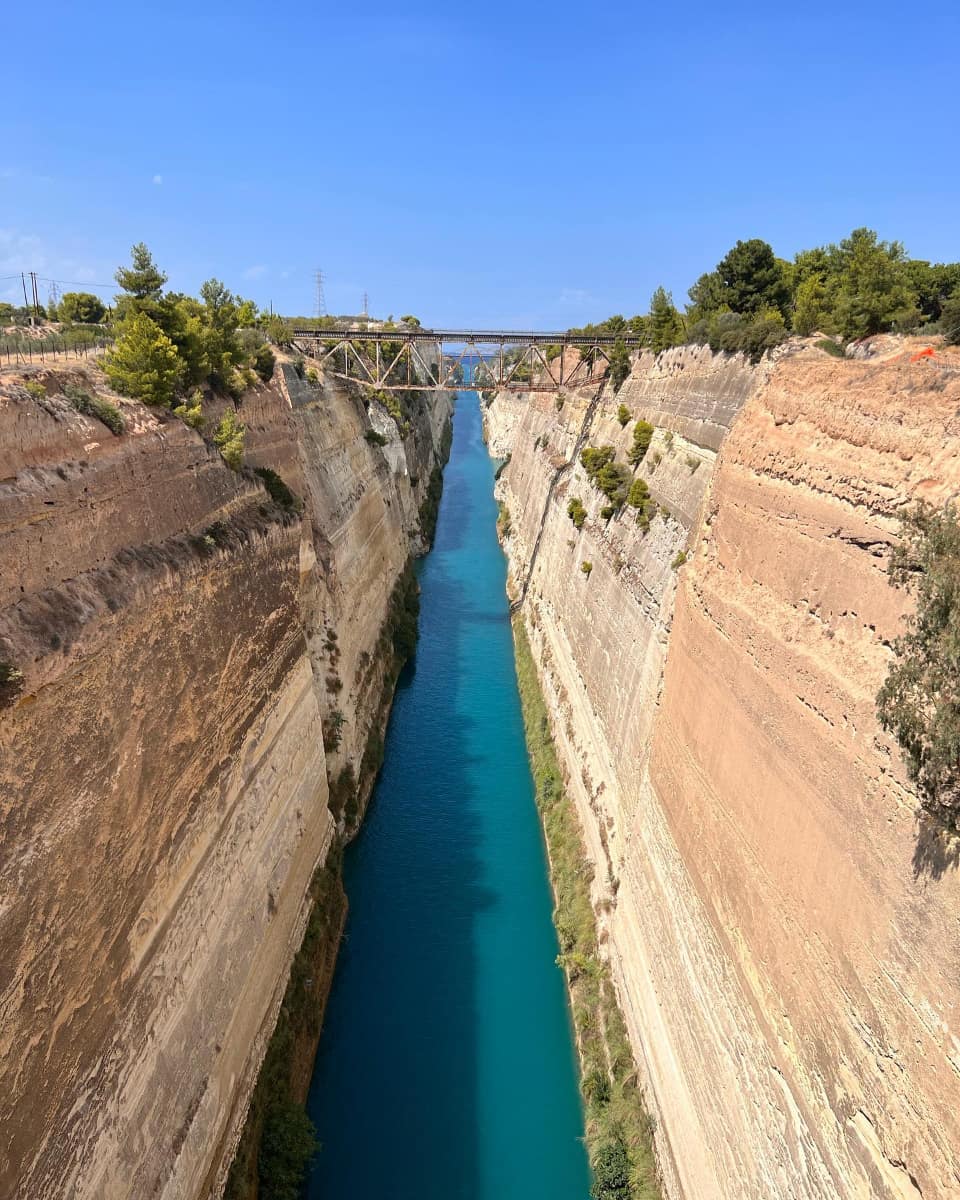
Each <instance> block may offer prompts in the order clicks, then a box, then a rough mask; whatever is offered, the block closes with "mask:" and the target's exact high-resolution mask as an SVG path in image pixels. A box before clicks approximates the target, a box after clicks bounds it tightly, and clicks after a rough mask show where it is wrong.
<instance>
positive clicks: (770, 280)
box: [717, 238, 790, 315]
mask: <svg viewBox="0 0 960 1200" xmlns="http://www.w3.org/2000/svg"><path fill="white" fill-rule="evenodd" d="M717 275H719V277H720V282H721V284H722V290H721V296H722V299H723V301H724V303H725V304H726V305H727V306H728V307H729V309H730V311H731V312H735V313H743V314H745V315H746V314H749V313H756V312H760V310H761V309H764V308H776V309H779V310H780V312H782V313H786V311H787V304H788V301H789V298H790V293H789V289H788V288H787V281H786V277H785V274H784V269H783V266H782V265H781V264H780V262H779V261H778V260H777V257H776V255H775V254H774V253H773V249H772V247H771V246H770V245H769V244H768V243H767V242H764V241H762V240H761V239H760V238H751V239H750V241H748V242H737V244H736V245H735V246H734V247H733V249H732V250H730V251H729V252H728V253H727V254H726V255H725V257H724V258H722V259H721V260H720V262H719V263H718V264H717Z"/></svg>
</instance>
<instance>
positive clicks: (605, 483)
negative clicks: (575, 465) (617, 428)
mask: <svg viewBox="0 0 960 1200" xmlns="http://www.w3.org/2000/svg"><path fill="white" fill-rule="evenodd" d="M616 453H617V452H616V450H615V449H614V447H613V446H585V447H584V448H583V449H582V450H581V451H580V463H581V465H582V467H583V469H584V470H585V471H586V473H587V478H588V479H589V480H590V482H591V483H592V484H593V486H594V487H595V488H596V489H597V490H598V491H600V492H603V494H604V495H605V496H606V497H607V499H608V500H609V501H610V503H611V504H612V505H613V507H614V508H619V507H620V505H621V504H622V503H623V502H624V500H625V499H626V496H627V480H628V473H627V471H626V469H625V468H624V467H622V466H620V465H619V464H618V463H617V462H616V461H615V459H616Z"/></svg>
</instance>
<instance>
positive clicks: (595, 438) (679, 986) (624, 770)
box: [487, 345, 960, 1200]
mask: <svg viewBox="0 0 960 1200" xmlns="http://www.w3.org/2000/svg"><path fill="white" fill-rule="evenodd" d="M958 366H960V364H958ZM591 401H592V403H591ZM621 401H622V402H623V403H625V404H626V406H627V408H628V409H630V410H631V415H632V418H633V419H636V418H637V417H644V418H645V419H647V420H649V421H651V422H652V423H653V424H654V425H656V426H657V433H656V435H655V437H654V440H653V443H652V445H651V448H650V450H649V452H648V454H647V458H646V460H645V462H644V464H643V465H642V466H641V468H640V469H639V474H640V475H642V476H643V477H644V478H645V479H647V481H648V483H649V485H650V489H651V493H652V495H653V496H654V498H655V499H657V500H658V501H659V502H660V503H661V504H665V505H666V508H667V510H668V512H669V513H670V516H669V518H668V519H667V520H666V521H664V520H663V518H662V516H661V517H657V518H656V519H655V520H654V522H653V524H652V526H651V529H650V532H649V533H648V534H646V536H643V535H642V533H641V531H640V530H639V529H638V527H637V525H636V524H635V521H634V514H633V513H632V510H630V509H629V508H626V509H624V510H623V511H622V512H621V513H620V514H619V515H617V516H616V517H614V518H613V519H612V520H610V521H604V520H602V519H601V517H600V515H599V510H600V507H601V505H602V503H603V502H604V499H603V497H601V496H599V495H598V493H596V492H595V491H594V489H593V488H592V486H591V485H590V483H589V482H588V480H587V479H586V477H585V475H584V473H583V471H582V468H580V467H579V466H578V465H575V466H567V465H566V464H567V463H568V462H569V460H570V459H571V458H572V457H574V452H575V451H577V450H579V448H581V447H582V446H583V445H585V444H590V445H601V444H604V443H609V444H613V445H615V446H616V447H617V448H618V458H619V459H620V461H623V460H624V459H625V457H626V450H627V448H628V446H629V443H630V440H631V439H630V432H631V427H632V423H631V424H628V426H627V427H626V429H624V430H623V431H621V429H620V427H619V424H618V423H617V422H616V421H615V420H614V415H615V412H616V409H617V406H618V404H619V403H620V402H621ZM958 401H960V373H954V372H950V371H941V370H938V369H937V368H935V367H931V366H930V365H929V364H923V363H919V364H910V363H909V362H908V361H907V360H906V358H904V357H900V358H897V359H894V360H891V361H885V362H871V361H837V360H833V359H830V358H828V357H827V356H825V355H823V354H822V353H821V352H820V351H818V350H816V349H815V348H813V347H812V346H809V345H807V346H801V345H796V346H790V347H789V348H788V349H787V351H786V352H785V353H783V352H781V355H780V357H779V358H778V360H777V361H776V362H775V363H773V364H771V363H769V362H766V363H764V364H763V365H761V366H760V367H756V368H752V367H750V366H749V365H747V364H745V363H744V362H743V361H742V360H739V359H728V358H724V357H713V356H712V355H710V354H709V352H707V351H704V350H692V349H684V350H677V351H670V352H668V353H666V354H665V355H662V356H661V357H660V358H659V359H658V360H657V361H656V362H651V360H650V359H649V358H645V359H643V360H641V362H640V363H639V364H638V365H637V366H636V367H635V370H634V373H633V375H632V376H631V378H630V379H629V380H628V381H627V383H626V384H625V385H624V387H623V389H622V390H621V392H620V394H619V395H618V396H617V397H616V398H615V399H614V398H613V397H610V396H603V395H601V397H600V399H599V400H597V399H596V396H595V395H594V396H593V397H591V396H590V395H588V394H586V393H584V394H583V395H578V396H568V397H567V398H566V399H565V400H564V402H563V405H562V407H560V408H559V411H558V407H557V403H558V402H555V401H554V399H553V398H552V397H545V398H543V397H533V396H531V397H530V398H529V399H524V400H518V399H517V398H515V397H506V396H498V397H497V398H496V400H495V401H494V402H493V404H492V406H491V408H490V410H489V413H488V420H487V423H488V429H489V432H490V435H491V443H492V446H493V448H494V452H495V453H496V454H498V455H504V454H506V453H508V452H509V453H511V455H512V457H511V461H510V464H509V466H508V468H507V469H506V471H505V473H504V475H503V476H502V478H501V482H500V485H499V489H500V494H501V499H502V501H503V502H504V503H505V504H506V506H507V507H508V509H509V510H510V514H511V527H512V530H513V532H512V533H511V534H510V536H509V538H508V539H507V549H508V552H509V555H510V559H511V567H512V579H511V588H512V590H513V592H514V594H515V595H516V596H518V597H519V596H525V600H524V614H525V618H526V622H527V626H528V629H529V631H530V634H531V642H532V644H533V646H534V648H535V653H536V655H537V657H538V659H539V665H540V671H541V677H542V682H543V684H544V690H545V693H546V695H547V696H548V699H549V702H550V704H551V707H552V715H553V721H554V731H555V734H556V737H557V741H558V744H559V747H560V749H561V751H562V754H563V756H564V759H565V763H566V767H567V770H568V776H569V778H568V783H569V787H570V790H571V792H572V794H573V795H574V796H575V797H576V800H577V802H578V805H579V810H580V814H581V818H582V820H583V823H584V827H585V831H586V834H587V841H588V845H589V847H590V852H591V856H592V857H593V859H594V862H595V864H596V868H597V869H596V872H595V891H596V895H597V900H598V908H599V909H600V910H601V912H602V913H603V916H602V918H601V919H602V922H603V925H604V928H605V931H606V937H607V941H606V945H607V947H608V950H609V954H610V959H611V962H612V965H613V968H614V972H615V976H616V979H617V982H618V990H619V993H620V999H621V1003H622V1005H623V1008H624V1011H625V1013H626V1016H627V1020H628V1024H629V1027H630V1031H631V1036H632V1039H633V1043H634V1047H635V1050H636V1053H637V1057H638V1062H639V1064H640V1067H641V1074H642V1076H643V1078H644V1083H645V1088H646V1092H647V1096H648V1101H649V1104H650V1107H651V1109H652V1111H653V1113H654V1116H655V1117H656V1120H657V1132H656V1140H657V1147H658V1151H659V1157H660V1162H661V1167H662V1172H663V1177H664V1183H665V1188H666V1191H667V1193H668V1194H669V1195H671V1196H672V1197H681V1196H684V1197H687V1198H688V1200H710V1198H715V1197H716V1198H720V1197H722V1198H724V1200H727V1198H731V1200H732V1198H734V1197H737V1198H740V1197H750V1198H751V1200H761V1198H763V1200H771V1198H781V1197H782V1198H783V1200H787V1198H790V1200H794V1198H800V1197H810V1198H813V1197H816V1198H818V1200H828V1198H831V1200H832V1198H834V1197H844V1198H846V1197H851V1198H852V1197H857V1198H860V1197H883V1198H884V1200H919V1198H920V1197H921V1196H922V1197H924V1198H925V1200H929V1198H930V1197H937V1198H941V1197H956V1196H958V1195H960V976H958V972H957V964H958V962H960V921H958V913H960V877H958V873H957V859H956V855H955V854H954V855H951V849H950V847H949V845H945V844H943V843H941V842H937V841H936V840H935V839H934V840H931V838H930V837H929V836H928V835H926V834H924V833H923V832H922V831H920V832H919V833H918V827H917V822H916V819H915V815H914V814H915V807H916V801H915V797H914V795H913V794H912V790H911V788H910V786H909V784H908V782H907V780H906V776H905V773H904V770H903V767H902V764H901V761H900V757H899V754H898V752H897V750H896V747H895V746H894V745H893V744H892V742H891V740H890V739H889V737H887V736H886V735H885V734H883V732H882V731H881V730H880V729H879V727H878V725H877V721H876V716H875V708H874V697H875V695H876V691H877V689H878V687H879V685H880V683H881V681H882V679H883V676H884V673H885V670H886V665H887V662H888V661H889V654H890V650H889V646H890V642H891V641H892V639H893V638H894V637H895V636H896V634H897V632H898V631H899V629H900V628H901V620H902V616H903V613H904V611H905V607H906V604H907V603H908V600H907V597H905V595H904V594H903V593H902V592H898V591H896V590H894V589H892V588H891V587H890V585H889V583H888V581H887V577H886V563H887V559H888V551H889V545H890V543H891V541H892V539H893V537H894V535H895V532H896V528H897V521H896V515H895V514H896V512H897V510H898V508H899V507H900V506H902V505H903V504H904V503H905V502H907V501H908V500H910V499H911V498H916V497H923V498H926V499H930V500H942V499H944V498H946V497H948V496H953V495H955V494H956V491H957V487H958V484H960V421H958V419H957V416H956V414H957V411H958ZM584 422H586V425H585V424H584ZM728 430H729V432H728ZM717 450H719V458H717V459H715V453H714V452H715V451H717ZM574 495H575V496H577V497H579V498H580V499H581V500H582V502H583V503H584V505H585V506H586V507H587V510H588V517H587V521H586V523H585V525H584V527H583V529H582V531H580V532H578V531H577V530H576V528H575V527H574V525H573V523H572V522H571V521H570V519H569V518H568V516H567V503H568V500H569V498H571V497H572V496H574ZM679 551H685V552H686V553H687V554H688V555H689V560H688V561H687V562H686V563H685V564H681V563H680V561H679V560H678V557H677V556H678V552H679ZM583 562H590V563H591V564H592V569H591V570H590V572H589V574H588V575H585V574H584V573H583V572H582V571H581V570H580V569H579V567H580V565H581V564H582V563H583ZM672 564H676V565H675V566H672Z"/></svg>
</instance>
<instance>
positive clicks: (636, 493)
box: [627, 479, 650, 508]
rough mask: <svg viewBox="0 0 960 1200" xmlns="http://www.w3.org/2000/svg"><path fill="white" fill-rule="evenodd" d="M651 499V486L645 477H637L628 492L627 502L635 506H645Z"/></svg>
mask: <svg viewBox="0 0 960 1200" xmlns="http://www.w3.org/2000/svg"><path fill="white" fill-rule="evenodd" d="M649 499H650V487H649V485H648V484H647V481H646V480H645V479H635V480H634V481H633V483H631V484H630V491H629V492H628V493H627V503H628V504H629V505H631V507H633V508H643V507H644V505H645V504H646V503H647V501H648V500H649Z"/></svg>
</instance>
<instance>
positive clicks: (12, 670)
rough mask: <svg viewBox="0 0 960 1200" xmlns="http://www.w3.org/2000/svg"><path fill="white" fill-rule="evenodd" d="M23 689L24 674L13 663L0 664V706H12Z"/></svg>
mask: <svg viewBox="0 0 960 1200" xmlns="http://www.w3.org/2000/svg"><path fill="white" fill-rule="evenodd" d="M22 688H23V672H22V671H20V670H18V669H17V668H16V667H15V666H14V665H13V663H8V662H0V705H3V704H10V703H11V702H12V701H13V700H15V699H16V697H17V695H18V694H19V693H20V691H21V690H22Z"/></svg>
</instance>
